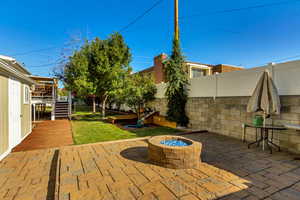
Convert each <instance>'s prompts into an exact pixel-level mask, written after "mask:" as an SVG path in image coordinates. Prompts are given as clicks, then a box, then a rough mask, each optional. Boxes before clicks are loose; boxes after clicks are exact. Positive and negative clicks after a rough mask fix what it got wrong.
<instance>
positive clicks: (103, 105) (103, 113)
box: [102, 95, 108, 117]
mask: <svg viewBox="0 0 300 200" xmlns="http://www.w3.org/2000/svg"><path fill="white" fill-rule="evenodd" d="M107 97H108V96H107V95H106V96H105V97H104V99H103V101H102V117H105V106H106V100H107Z"/></svg>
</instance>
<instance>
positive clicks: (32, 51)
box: [12, 47, 60, 56]
mask: <svg viewBox="0 0 300 200" xmlns="http://www.w3.org/2000/svg"><path fill="white" fill-rule="evenodd" d="M58 48H60V47H49V48H44V49H36V50H31V51H27V52H23V53H17V54H13V55H12V56H23V55H27V54H32V53H38V52H41V51H47V50H52V49H58Z"/></svg>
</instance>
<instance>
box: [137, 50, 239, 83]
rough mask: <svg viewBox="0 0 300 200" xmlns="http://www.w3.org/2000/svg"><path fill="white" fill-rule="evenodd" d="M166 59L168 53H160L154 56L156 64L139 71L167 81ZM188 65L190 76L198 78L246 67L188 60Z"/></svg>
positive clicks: (160, 80) (155, 79) (160, 81)
mask: <svg viewBox="0 0 300 200" xmlns="http://www.w3.org/2000/svg"><path fill="white" fill-rule="evenodd" d="M166 60H167V55H166V54H164V53H163V54H160V55H158V56H156V57H155V58H154V66H152V67H149V68H147V69H144V70H142V71H139V72H138V73H141V74H148V75H149V76H152V77H153V78H154V81H155V83H156V84H158V83H162V82H166V79H165V76H164V61H166ZM186 66H187V69H186V70H187V72H188V76H189V78H197V77H201V76H209V75H213V74H217V73H223V72H231V71H238V70H243V69H244V68H242V67H237V66H233V65H225V64H219V65H209V64H203V63H196V62H186Z"/></svg>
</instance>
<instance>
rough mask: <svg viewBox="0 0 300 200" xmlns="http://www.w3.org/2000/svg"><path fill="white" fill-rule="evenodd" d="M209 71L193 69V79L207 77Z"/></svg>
mask: <svg viewBox="0 0 300 200" xmlns="http://www.w3.org/2000/svg"><path fill="white" fill-rule="evenodd" d="M206 72H207V70H206V69H197V68H192V78H197V77H201V76H206V75H207V73H206Z"/></svg>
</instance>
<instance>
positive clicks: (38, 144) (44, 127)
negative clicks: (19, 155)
mask: <svg viewBox="0 0 300 200" xmlns="http://www.w3.org/2000/svg"><path fill="white" fill-rule="evenodd" d="M71 144H73V139H72V129H71V123H70V121H69V120H66V119H64V120H55V121H51V120H46V121H42V122H39V123H37V124H36V127H35V128H34V129H33V130H32V133H31V134H30V135H28V136H27V137H26V138H25V139H24V140H23V141H22V142H21V143H20V144H19V145H17V146H16V147H15V148H14V149H13V151H14V152H17V151H28V150H34V149H45V148H54V147H60V146H66V145H71Z"/></svg>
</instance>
